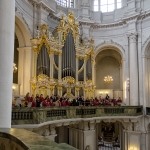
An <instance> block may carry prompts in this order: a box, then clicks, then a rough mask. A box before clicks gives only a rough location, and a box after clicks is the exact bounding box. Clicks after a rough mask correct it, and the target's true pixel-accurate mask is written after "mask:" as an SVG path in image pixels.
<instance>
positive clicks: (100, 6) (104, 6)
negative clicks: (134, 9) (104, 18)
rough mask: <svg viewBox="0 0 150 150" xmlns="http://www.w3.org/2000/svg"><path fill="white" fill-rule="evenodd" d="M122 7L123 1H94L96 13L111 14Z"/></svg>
mask: <svg viewBox="0 0 150 150" xmlns="http://www.w3.org/2000/svg"><path fill="white" fill-rule="evenodd" d="M121 7H122V0H94V11H101V12H111V11H114V10H115V9H119V8H121Z"/></svg>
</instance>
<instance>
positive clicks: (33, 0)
mask: <svg viewBox="0 0 150 150" xmlns="http://www.w3.org/2000/svg"><path fill="white" fill-rule="evenodd" d="M28 2H29V3H30V4H32V5H33V4H36V7H37V8H42V9H43V10H45V11H47V12H48V13H49V17H50V18H52V19H54V20H56V21H60V19H61V18H59V17H58V16H56V14H54V10H52V9H51V8H49V7H48V5H46V4H45V3H43V2H42V1H40V2H38V1H37V0H28ZM148 17H150V10H148V11H147V12H146V11H144V12H141V13H136V14H134V15H132V16H127V17H124V18H122V19H120V20H119V21H117V22H114V23H108V24H100V23H96V22H94V21H92V20H89V21H90V22H89V21H88V22H87V21H83V20H80V19H79V23H81V24H82V25H87V26H90V27H92V28H94V29H95V28H114V27H119V26H123V25H125V24H127V23H128V22H129V21H132V20H137V21H138V20H144V19H145V18H148Z"/></svg>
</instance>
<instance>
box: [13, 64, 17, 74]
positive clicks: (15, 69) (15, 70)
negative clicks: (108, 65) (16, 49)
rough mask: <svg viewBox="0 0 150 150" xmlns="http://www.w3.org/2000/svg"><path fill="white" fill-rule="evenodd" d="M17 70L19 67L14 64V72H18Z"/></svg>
mask: <svg viewBox="0 0 150 150" xmlns="http://www.w3.org/2000/svg"><path fill="white" fill-rule="evenodd" d="M16 72H17V67H16V64H14V65H13V73H16Z"/></svg>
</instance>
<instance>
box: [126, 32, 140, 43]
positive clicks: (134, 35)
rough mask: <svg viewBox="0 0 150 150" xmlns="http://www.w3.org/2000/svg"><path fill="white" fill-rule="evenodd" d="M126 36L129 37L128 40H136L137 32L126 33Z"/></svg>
mask: <svg viewBox="0 0 150 150" xmlns="http://www.w3.org/2000/svg"><path fill="white" fill-rule="evenodd" d="M127 37H128V38H129V39H130V42H136V40H137V37H138V34H137V32H131V33H127Z"/></svg>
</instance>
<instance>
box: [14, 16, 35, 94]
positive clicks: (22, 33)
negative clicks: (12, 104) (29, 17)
mask: <svg viewBox="0 0 150 150" xmlns="http://www.w3.org/2000/svg"><path fill="white" fill-rule="evenodd" d="M16 15H17V14H16ZM30 39H31V35H30V31H29V29H28V27H26V24H25V23H24V21H22V19H21V18H19V16H16V17H15V38H14V64H15V65H16V67H17V71H16V72H15V73H13V86H12V90H13V96H18V95H24V94H25V93H26V92H24V90H25V86H26V88H28V89H29V90H30V84H29V80H30V79H31V76H30V73H31V71H30V72H26V68H28V69H30V65H29V63H26V61H27V62H31V60H30V61H29V60H27V59H31V57H32V56H31V54H32V53H31V51H27V49H28V50H29V48H31V43H30ZM29 53H30V54H29ZM28 55H29V56H28ZM26 75H27V76H28V77H26ZM26 79H27V80H26ZM25 80H26V81H25ZM25 84H26V85H25ZM27 84H28V85H27Z"/></svg>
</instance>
